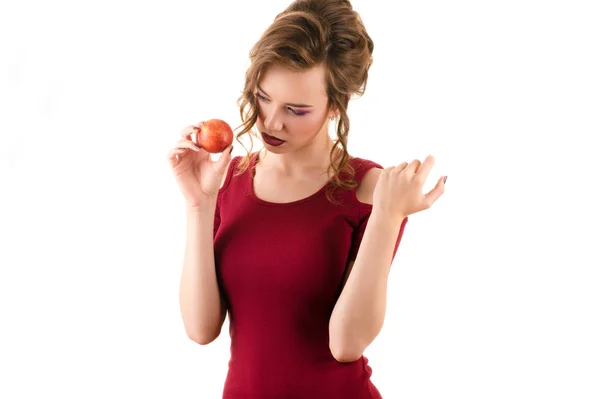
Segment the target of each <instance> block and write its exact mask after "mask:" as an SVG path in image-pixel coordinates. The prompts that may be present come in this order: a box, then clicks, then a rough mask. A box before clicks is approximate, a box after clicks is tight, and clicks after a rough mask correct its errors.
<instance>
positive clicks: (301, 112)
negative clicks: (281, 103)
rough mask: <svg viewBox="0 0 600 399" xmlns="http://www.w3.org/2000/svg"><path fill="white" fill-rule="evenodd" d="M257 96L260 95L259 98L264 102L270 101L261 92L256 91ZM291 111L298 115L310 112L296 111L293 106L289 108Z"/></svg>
mask: <svg viewBox="0 0 600 399" xmlns="http://www.w3.org/2000/svg"><path fill="white" fill-rule="evenodd" d="M256 97H258V99H259V100H260V101H264V102H268V101H269V100H267V98H266V97H264V96H262V95H261V94H260V93H256ZM288 109H289V110H290V111H292V114H294V115H296V116H303V115H306V114H308V112H304V111H296V110H295V109H293V108H288Z"/></svg>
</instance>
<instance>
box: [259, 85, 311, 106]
mask: <svg viewBox="0 0 600 399" xmlns="http://www.w3.org/2000/svg"><path fill="white" fill-rule="evenodd" d="M256 87H258V90H260V91H262V92H263V93H264V94H265V95H266V96H267V97H271V96H270V95H268V94H267V92H266V91H264V90H263V89H262V87H260V85H259V84H257V85H256ZM285 105H289V106H291V107H298V108H312V105H308V104H292V103H286V104H285Z"/></svg>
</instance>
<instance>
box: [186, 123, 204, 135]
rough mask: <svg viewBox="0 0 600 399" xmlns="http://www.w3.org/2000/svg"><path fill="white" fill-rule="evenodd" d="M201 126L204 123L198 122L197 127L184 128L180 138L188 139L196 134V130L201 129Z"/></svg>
mask: <svg viewBox="0 0 600 399" xmlns="http://www.w3.org/2000/svg"><path fill="white" fill-rule="evenodd" d="M202 125H204V122H203V121H200V123H198V124H197V125H191V126H188V127H186V128H185V129H183V130H182V131H181V137H183V138H184V139H187V138H189V137H190V136H191V135H192V133H196V132H197V131H198V129H200V128H201V127H202Z"/></svg>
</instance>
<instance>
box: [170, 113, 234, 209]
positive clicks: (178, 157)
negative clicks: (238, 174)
mask: <svg viewBox="0 0 600 399" xmlns="http://www.w3.org/2000/svg"><path fill="white" fill-rule="evenodd" d="M203 123H204V122H200V123H199V124H198V125H197V126H194V125H192V126H188V127H186V128H185V129H183V130H182V131H181V140H179V141H178V142H177V144H176V146H175V148H173V149H171V150H170V151H169V154H168V159H169V164H170V165H171V168H172V170H173V174H174V175H175V179H176V180H177V183H178V185H179V189H180V190H181V193H182V194H183V196H184V197H185V201H186V203H187V204H188V205H189V206H192V207H197V206H200V205H204V204H207V203H208V201H209V200H211V199H215V198H216V197H217V194H218V193H219V188H220V186H221V181H222V178H223V176H224V175H225V173H226V172H227V165H228V164H229V161H230V160H231V150H232V149H233V146H229V147H227V148H226V149H225V150H224V151H223V152H222V153H221V156H220V157H219V159H218V160H217V161H213V160H212V159H211V157H210V153H208V152H207V151H206V150H205V149H203V148H201V147H198V146H197V145H196V144H195V143H194V142H193V141H192V139H191V134H192V133H197V131H198V130H199V129H200V127H202V124H203Z"/></svg>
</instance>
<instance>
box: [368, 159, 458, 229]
mask: <svg viewBox="0 0 600 399" xmlns="http://www.w3.org/2000/svg"><path fill="white" fill-rule="evenodd" d="M433 163H434V159H433V156H431V155H428V156H427V157H426V158H425V160H424V161H423V163H422V164H421V161H419V160H417V159H415V160H414V161H412V162H411V163H409V164H407V163H406V162H403V163H401V164H400V165H398V166H392V167H389V168H385V169H383V171H382V172H381V174H380V175H379V180H378V181H377V184H376V185H375V190H374V191H373V212H381V213H382V214H383V215H386V216H388V217H391V218H397V219H400V220H402V219H404V218H405V217H407V216H408V215H411V214H413V213H416V212H420V211H422V210H425V209H428V208H429V207H431V206H432V205H433V204H434V202H435V201H436V200H437V199H438V198H439V197H440V196H441V195H442V194H443V193H444V184H445V181H446V177H447V176H443V177H441V178H440V179H439V180H438V182H437V184H436V185H435V187H434V188H433V189H432V190H431V191H429V192H428V193H427V194H423V184H424V183H425V180H426V179H427V176H428V175H429V172H430V171H431V167H432V166H433Z"/></svg>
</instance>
